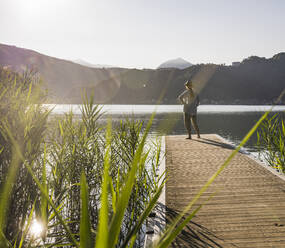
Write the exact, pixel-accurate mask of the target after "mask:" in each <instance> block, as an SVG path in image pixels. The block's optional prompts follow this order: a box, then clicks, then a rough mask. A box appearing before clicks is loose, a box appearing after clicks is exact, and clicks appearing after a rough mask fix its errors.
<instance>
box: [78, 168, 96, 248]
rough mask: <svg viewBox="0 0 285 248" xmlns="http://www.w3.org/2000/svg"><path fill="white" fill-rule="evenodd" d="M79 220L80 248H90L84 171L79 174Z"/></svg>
mask: <svg viewBox="0 0 285 248" xmlns="http://www.w3.org/2000/svg"><path fill="white" fill-rule="evenodd" d="M80 191H81V218H80V247H81V248H85V247H92V246H93V245H92V243H93V242H92V235H91V224H90V216H89V211H88V202H89V201H88V187H87V182H86V176H85V173H84V171H82V173H81V180H80Z"/></svg>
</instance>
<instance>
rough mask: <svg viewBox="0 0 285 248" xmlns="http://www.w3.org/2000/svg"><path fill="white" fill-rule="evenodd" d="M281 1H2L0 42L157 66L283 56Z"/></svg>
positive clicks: (123, 64) (69, 56)
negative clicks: (170, 62)
mask: <svg viewBox="0 0 285 248" xmlns="http://www.w3.org/2000/svg"><path fill="white" fill-rule="evenodd" d="M284 13H285V1H284V0H199V1H197V0H195V1H192V0H100V1H99V0H0V30H1V32H0V43H2V44H8V45H15V46H18V47H23V48H28V49H32V50H35V51H37V52H40V53H43V54H46V55H49V56H53V57H57V58H62V59H68V60H76V59H82V60H85V61H87V62H90V63H93V64H107V65H113V66H121V67H128V68H156V67H157V66H159V65H160V64H161V63H162V62H165V61H166V60H169V59H175V58H178V57H181V58H184V59H185V60H187V61H189V62H191V63H194V64H198V63H216V64H222V63H226V64H231V62H233V61H241V60H243V59H244V58H247V57H249V56H251V55H257V56H260V57H266V58H269V57H272V56H273V55H274V54H276V53H279V52H284V51H285V32H284V27H285V25H284V24H285V14H284Z"/></svg>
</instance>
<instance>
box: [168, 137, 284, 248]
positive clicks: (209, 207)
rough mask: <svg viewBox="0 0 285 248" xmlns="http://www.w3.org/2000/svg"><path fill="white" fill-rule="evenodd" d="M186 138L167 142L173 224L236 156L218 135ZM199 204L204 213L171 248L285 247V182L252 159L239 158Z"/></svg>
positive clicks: (169, 202)
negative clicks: (215, 175) (222, 167)
mask: <svg viewBox="0 0 285 248" xmlns="http://www.w3.org/2000/svg"><path fill="white" fill-rule="evenodd" d="M193 136H194V135H193ZM185 137H186V136H180V135H179V136H167V137H166V138H165V146H166V147H165V149H166V169H167V171H168V173H169V179H168V181H167V183H166V195H165V197H166V207H167V218H170V219H171V218H172V217H173V216H175V215H176V214H177V212H179V211H181V210H182V209H184V207H185V206H186V205H187V204H188V203H189V202H190V201H191V199H193V197H194V196H195V195H196V194H197V192H198V191H199V190H200V189H201V187H202V186H203V185H204V184H205V183H206V182H207V181H208V179H209V178H210V177H211V176H212V175H213V174H214V173H215V172H216V171H217V169H218V168H219V167H220V166H221V165H222V163H223V162H224V161H225V159H226V158H227V157H228V156H229V155H230V153H231V152H232V151H233V146H231V145H229V144H228V143H227V142H226V141H224V140H223V139H222V138H221V137H219V136H217V135H202V136H201V139H197V138H195V137H194V138H193V139H192V140H187V139H185ZM213 194H214V197H213V198H211V199H210V200H209V201H207V199H208V198H209V197H210V196H211V195H213ZM199 204H203V206H202V208H201V210H200V211H199V212H198V214H197V215H196V216H195V217H194V218H193V219H192V221H191V222H190V223H189V224H188V226H187V227H186V228H185V229H184V230H183V231H182V233H181V235H180V236H179V237H178V238H177V239H176V241H175V242H174V243H172V247H195V248H196V247H241V248H246V247H250V248H257V247H258V248H259V247H260V248H261V247H274V248H279V247H283V248H284V247H285V181H284V179H282V176H281V177H278V176H277V175H274V174H273V173H272V172H271V171H269V170H268V169H266V168H265V167H263V166H262V165H260V164H259V163H258V162H257V161H255V160H254V159H252V158H250V157H249V156H247V155H245V154H242V153H239V154H237V155H236V156H235V157H234V159H233V160H232V161H231V163H230V164H229V166H228V167H227V168H226V169H225V170H224V171H223V172H222V173H221V174H220V176H219V177H218V178H216V180H215V181H214V183H213V184H212V185H211V186H210V187H209V188H208V190H207V191H206V192H205V193H204V194H203V196H202V197H201V198H200V199H199V202H198V203H197V204H195V206H196V207H197V206H198V205H199ZM195 206H194V207H195Z"/></svg>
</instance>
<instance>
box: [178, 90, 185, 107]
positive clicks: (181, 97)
mask: <svg viewBox="0 0 285 248" xmlns="http://www.w3.org/2000/svg"><path fill="white" fill-rule="evenodd" d="M186 93H187V91H184V92H182V94H180V95H179V96H178V98H177V99H178V100H179V101H180V102H181V103H182V104H184V103H185V102H184V96H185V94H186Z"/></svg>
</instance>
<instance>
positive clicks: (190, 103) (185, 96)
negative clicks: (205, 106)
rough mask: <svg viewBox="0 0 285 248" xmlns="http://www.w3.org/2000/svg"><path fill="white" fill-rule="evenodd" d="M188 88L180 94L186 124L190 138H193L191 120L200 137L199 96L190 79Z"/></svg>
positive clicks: (187, 83)
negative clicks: (198, 122) (198, 120)
mask: <svg viewBox="0 0 285 248" xmlns="http://www.w3.org/2000/svg"><path fill="white" fill-rule="evenodd" d="M184 85H185V88H186V90H185V91H184V92H183V93H182V94H181V95H179V97H178V98H179V100H180V102H181V103H182V104H184V108H183V111H184V124H185V128H186V129H187V132H188V138H187V139H191V121H192V125H193V127H194V129H195V131H196V133H197V137H198V138H200V131H199V127H198V124H197V107H198V105H199V103H200V102H199V96H198V95H197V94H195V92H194V91H193V84H192V82H191V81H190V80H188V81H187V82H186V83H185V84H184Z"/></svg>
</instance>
